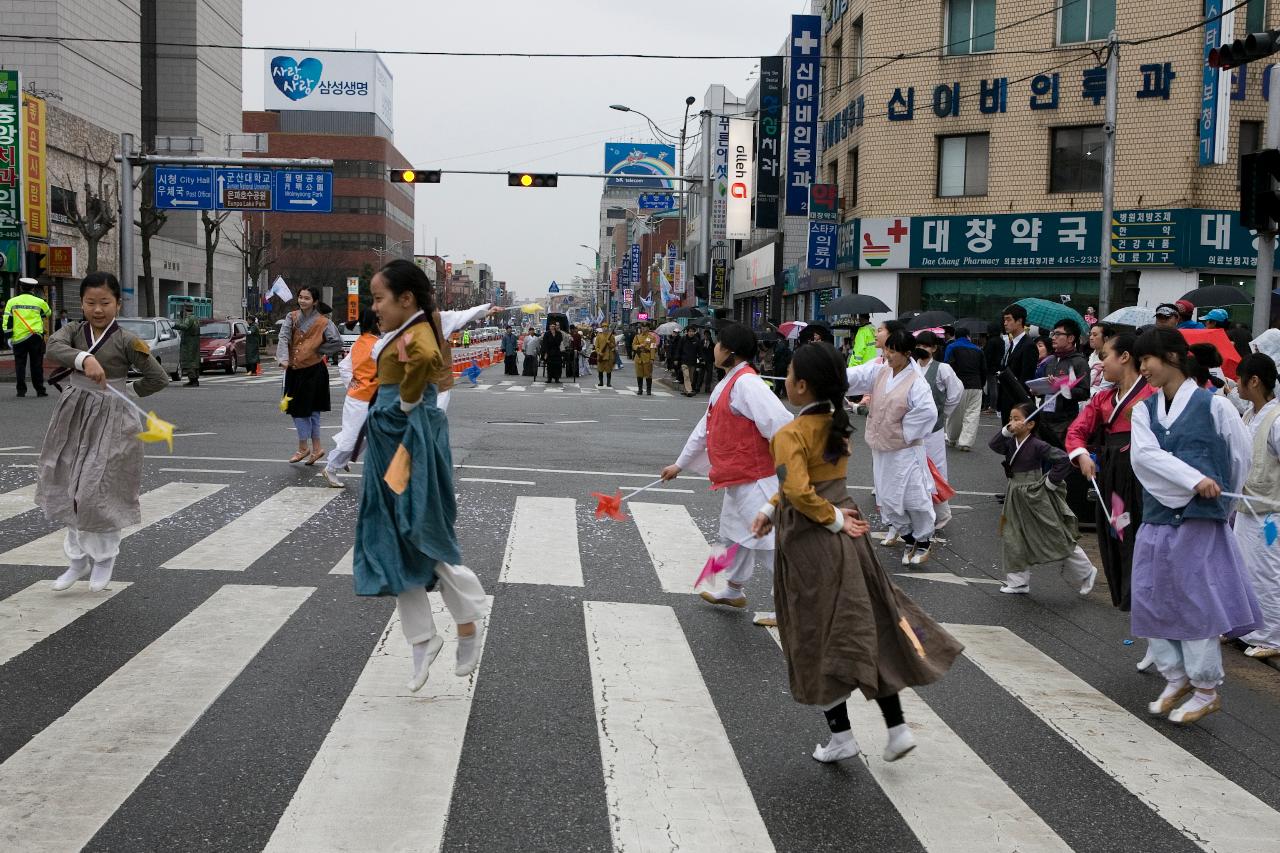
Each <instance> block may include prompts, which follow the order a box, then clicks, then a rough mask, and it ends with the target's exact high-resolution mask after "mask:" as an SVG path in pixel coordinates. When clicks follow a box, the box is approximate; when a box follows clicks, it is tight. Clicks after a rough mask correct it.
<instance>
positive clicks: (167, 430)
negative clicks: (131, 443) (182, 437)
mask: <svg viewBox="0 0 1280 853" xmlns="http://www.w3.org/2000/svg"><path fill="white" fill-rule="evenodd" d="M173 429H174V427H173V424H171V423H169V422H168V421H166V420H165V419H164V418H161V417H159V416H157V415H156V413H155V412H147V428H146V429H145V430H143V431H142V432H140V433H138V438H140V439H142V440H143V441H145V442H146V443H147V444H152V443H154V442H157V441H163V442H164V443H165V444H167V445H169V452H170V453H172V452H173Z"/></svg>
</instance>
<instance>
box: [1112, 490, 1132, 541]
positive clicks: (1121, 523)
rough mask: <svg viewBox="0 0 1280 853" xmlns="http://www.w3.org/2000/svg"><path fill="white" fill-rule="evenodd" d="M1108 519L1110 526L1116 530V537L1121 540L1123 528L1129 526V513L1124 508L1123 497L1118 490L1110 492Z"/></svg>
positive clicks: (1122, 538)
mask: <svg viewBox="0 0 1280 853" xmlns="http://www.w3.org/2000/svg"><path fill="white" fill-rule="evenodd" d="M1110 521H1111V528H1112V529H1113V530H1114V531H1115V532H1116V538H1117V539H1119V540H1120V541H1121V542H1123V541H1124V531H1125V528H1127V527H1128V526H1129V513H1128V512H1127V511H1126V510H1125V508H1124V498H1122V497H1120V494H1119V493H1118V492H1112V493H1111V518H1110Z"/></svg>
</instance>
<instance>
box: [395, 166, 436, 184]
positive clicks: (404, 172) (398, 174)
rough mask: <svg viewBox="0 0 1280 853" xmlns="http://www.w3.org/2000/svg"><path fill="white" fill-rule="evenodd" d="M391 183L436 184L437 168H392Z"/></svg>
mask: <svg viewBox="0 0 1280 853" xmlns="http://www.w3.org/2000/svg"><path fill="white" fill-rule="evenodd" d="M391 183H393V184H438V183H440V170H439V169H392V170H391Z"/></svg>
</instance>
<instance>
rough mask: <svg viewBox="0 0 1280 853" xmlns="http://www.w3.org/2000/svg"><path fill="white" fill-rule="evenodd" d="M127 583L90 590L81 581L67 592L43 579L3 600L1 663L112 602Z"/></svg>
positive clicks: (0, 610) (0, 603) (1, 609)
mask: <svg viewBox="0 0 1280 853" xmlns="http://www.w3.org/2000/svg"><path fill="white" fill-rule="evenodd" d="M127 586H129V584H128V583H124V582H121V581H114V582H112V584H111V586H109V587H107V588H106V589H105V590H103V591H102V592H89V585H88V584H87V583H79V584H76V585H75V586H73V587H72V588H71V589H69V590H67V591H66V592H53V591H52V590H51V589H49V581H48V580H39V581H36V582H35V583H33V584H32V585H31V586H29V587H27V588H26V589H24V590H21V591H19V592H17V593H14V594H13V595H11V596H9V597H8V598H6V599H5V600H4V601H0V664H5V663H7V662H9V661H10V660H12V659H13V658H15V657H17V656H18V655H20V654H22V653H23V652H25V651H26V650H27V649H29V648H31V647H32V646H34V645H35V644H36V643H38V642H40V641H41V640H43V639H45V638H46V637H48V636H49V635H51V634H53V633H54V632H55V631H59V630H61V629H62V628H65V627H67V626H68V625H70V624H71V623H72V622H74V621H75V620H76V619H78V618H80V617H81V616H83V615H84V614H86V613H88V612H89V611H90V610H92V609H93V608H95V607H97V606H98V605H99V604H103V603H105V602H107V601H110V600H111V598H112V597H113V596H115V595H116V594H117V593H119V592H120V591H121V590H123V589H125V588H126V587H127Z"/></svg>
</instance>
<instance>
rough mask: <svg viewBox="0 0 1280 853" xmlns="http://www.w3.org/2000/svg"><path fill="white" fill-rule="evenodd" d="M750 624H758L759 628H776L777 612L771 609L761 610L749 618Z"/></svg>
mask: <svg viewBox="0 0 1280 853" xmlns="http://www.w3.org/2000/svg"><path fill="white" fill-rule="evenodd" d="M751 624H752V625H759V626H760V627H761V628H776V627H778V614H777V613H775V612H774V611H772V610H767V611H764V610H762V611H760V612H759V613H757V614H756V615H755V618H754V619H752V620H751Z"/></svg>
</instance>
